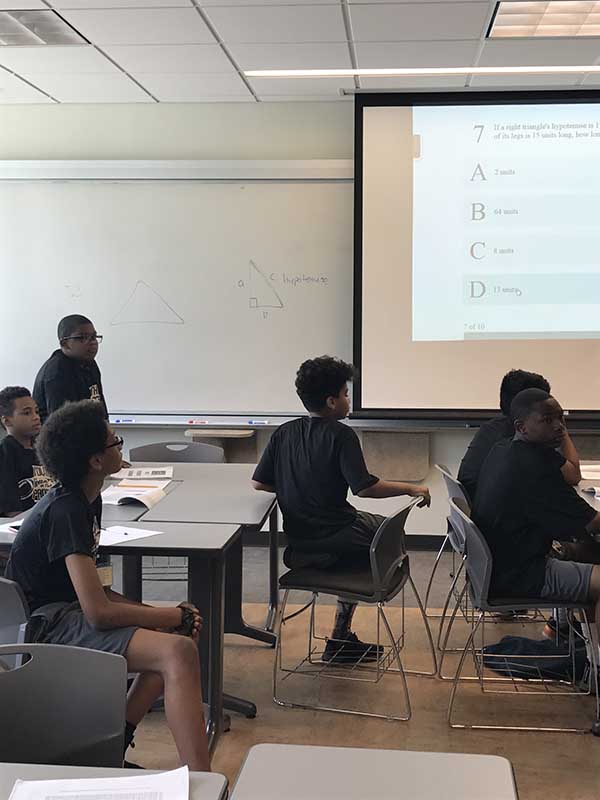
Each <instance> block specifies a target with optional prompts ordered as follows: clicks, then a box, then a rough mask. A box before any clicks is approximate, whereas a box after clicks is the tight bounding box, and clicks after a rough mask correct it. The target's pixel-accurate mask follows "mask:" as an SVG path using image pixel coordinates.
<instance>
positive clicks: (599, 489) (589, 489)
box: [581, 486, 600, 497]
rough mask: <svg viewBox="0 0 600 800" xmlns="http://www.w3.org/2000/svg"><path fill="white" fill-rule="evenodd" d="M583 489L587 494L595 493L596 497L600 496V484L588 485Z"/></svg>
mask: <svg viewBox="0 0 600 800" xmlns="http://www.w3.org/2000/svg"><path fill="white" fill-rule="evenodd" d="M581 491H582V492H585V493H586V494H593V495H594V496H595V497H600V486H586V487H584V488H583V489H582V490H581Z"/></svg>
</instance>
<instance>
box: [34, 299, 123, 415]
mask: <svg viewBox="0 0 600 800" xmlns="http://www.w3.org/2000/svg"><path fill="white" fill-rule="evenodd" d="M58 341H59V344H60V350H55V351H54V352H53V353H52V355H51V356H50V358H49V359H48V360H47V361H46V363H45V364H43V365H42V367H41V368H40V371H39V372H38V374H37V377H36V379H35V384H34V387H33V397H34V398H35V401H36V403H37V404H38V408H39V410H40V416H41V418H42V422H45V420H46V418H47V417H48V416H49V415H50V414H51V413H52V412H53V411H56V409H57V408H60V407H61V406H63V405H64V404H65V403H66V402H68V401H77V400H96V401H97V402H98V403H100V404H101V406H102V410H103V413H104V416H105V417H106V419H108V409H107V407H106V401H105V399H104V392H103V391H102V378H101V375H100V370H99V368H98V365H97V364H96V356H97V355H98V345H99V343H100V342H101V341H102V336H99V335H98V334H97V333H96V329H95V327H94V325H93V323H92V322H90V320H89V319H88V318H87V317H83V316H81V314H71V315H70V316H68V317H64V319H61V321H60V322H59V323H58Z"/></svg>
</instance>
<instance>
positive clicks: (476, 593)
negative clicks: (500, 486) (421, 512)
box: [450, 497, 492, 609]
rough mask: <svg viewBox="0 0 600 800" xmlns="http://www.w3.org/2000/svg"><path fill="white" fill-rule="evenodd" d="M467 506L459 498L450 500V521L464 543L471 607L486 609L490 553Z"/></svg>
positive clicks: (489, 575) (488, 590) (490, 567)
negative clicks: (458, 531)
mask: <svg viewBox="0 0 600 800" xmlns="http://www.w3.org/2000/svg"><path fill="white" fill-rule="evenodd" d="M468 512H469V508H468V505H467V504H465V502H464V500H463V499H462V498H460V497H452V498H450V520H451V523H452V525H453V526H455V527H456V529H458V530H460V532H461V535H462V536H463V537H464V540H465V543H466V554H467V564H466V569H467V575H468V577H469V584H470V586H471V596H472V600H473V605H474V606H475V607H476V608H483V609H486V608H487V607H488V605H489V592H490V580H491V578H492V553H491V551H490V548H489V546H488V543H487V542H486V540H485V538H484V536H483V534H482V533H481V531H480V530H479V528H478V527H477V525H475V523H474V522H473V520H472V519H471V517H470V516H469V513H468Z"/></svg>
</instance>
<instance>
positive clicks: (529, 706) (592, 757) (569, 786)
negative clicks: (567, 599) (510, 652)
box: [130, 549, 600, 800]
mask: <svg viewBox="0 0 600 800" xmlns="http://www.w3.org/2000/svg"><path fill="white" fill-rule="evenodd" d="M257 550H259V552H256V553H255V552H252V550H249V551H246V564H245V580H246V588H247V592H248V593H250V594H254V593H255V591H260V592H263V590H262V589H261V588H260V586H261V585H262V580H264V575H265V574H266V572H265V571H264V566H265V565H266V555H265V554H264V553H261V552H260V549H257ZM433 558H434V554H431V553H417V554H414V555H411V565H412V571H413V574H414V575H415V577H416V578H417V579H418V580H417V583H418V585H419V588H420V590H421V589H422V588H423V586H424V584H425V583H426V580H427V577H428V570H429V569H430V567H431V564H432V563H433ZM263 561H264V564H263ZM446 566H447V565H446ZM250 573H253V574H250ZM254 573H256V574H254ZM259 578H260V579H261V580H259ZM447 579H448V569H447V568H446V569H444V570H443V571H442V569H441V568H440V573H439V581H438V583H439V589H438V591H437V592H436V595H435V596H434V603H435V604H436V605H439V598H440V597H442V595H443V587H444V586H445V585H447ZM166 586H167V585H166V584H160V587H158V588H159V589H160V591H161V594H163V595H164V594H165V593H166V592H165V589H166ZM184 586H185V584H173V585H172V586H171V588H170V589H169V590H168V593H169V594H174V595H175V596H174V597H173V598H172V599H179V598H181V597H182V596H183V593H184ZM252 587H254V588H252ZM147 588H148V589H150V588H153V585H150V586H148V587H147ZM263 593H264V592H263ZM150 594H151V593H150V592H149V591H148V592H146V597H147V599H151V598H150ZM155 599H163V600H164V599H166V598H165V597H164V596H163V597H161V598H155ZM407 600H408V597H407ZM407 605H409V604H408V603H407ZM244 610H245V615H246V618H247V620H248V621H249V622H251V623H254V624H260V623H261V622H262V621H263V620H264V614H265V606H264V603H262V602H251V601H248V602H246V604H245V609H244ZM333 613H334V609H333V608H332V607H331V605H326V604H323V605H322V606H321V607H320V608H319V609H318V613H317V623H318V625H319V626H320V627H321V628H322V630H323V631H324V632H328V628H329V627H330V625H331V621H332V619H333ZM400 613H401V611H400V609H399V608H397V607H396V608H394V609H391V610H390V616H391V618H392V620H393V622H395V623H396V624H399V620H400ZM406 619H407V639H406V647H405V651H404V656H403V661H404V665H405V667H407V668H410V667H413V666H417V667H418V668H425V667H426V666H427V659H426V649H425V639H424V636H423V632H422V628H421V624H420V620H419V618H418V612H417V611H416V609H414V608H408V610H407V612H406ZM432 623H433V624H434V625H435V624H436V621H435V620H433V621H432ZM355 628H356V630H357V632H358V634H359V636H360V637H361V638H363V639H365V640H366V639H372V637H373V636H374V612H373V609H371V608H366V607H365V608H360V609H359V611H358V613H357V617H356V620H355ZM305 630H306V629H305V625H304V621H303V619H302V618H298V619H297V620H295V621H294V622H292V623H290V624H289V625H287V626H286V631H285V637H286V638H285V640H284V641H285V642H286V652H287V653H289V655H290V656H291V657H293V656H294V655H298V654H300V653H302V652H303V650H304V648H305V638H304V632H305ZM464 630H465V629H464V628H463V631H464ZM458 633H459V631H457V634H458ZM506 633H517V634H520V635H525V636H532V637H534V638H535V637H536V636H537V635H539V628H536V633H534V632H532V626H530V627H529V630H525V628H524V627H523V626H515V625H510V626H509V625H505V624H503V625H498V626H494V625H490V626H489V641H492V640H497V639H499V638H500V637H501V636H502V635H504V634H506ZM452 663H455V662H449V664H448V667H449V668H450V669H449V671H451V666H452ZM225 665H226V672H225V689H226V691H227V692H229V693H230V694H234V695H238V696H241V697H245V698H247V699H251V700H252V701H254V702H255V703H256V704H257V706H258V716H257V717H256V719H254V720H247V719H244V718H242V717H239V716H237V715H233V716H232V725H231V731H230V732H229V733H226V734H224V736H223V737H222V739H221V741H220V743H219V745H218V748H217V751H216V754H215V757H214V761H213V769H214V770H215V771H218V772H222V773H224V774H225V775H226V776H227V777H228V779H229V781H230V783H232V782H233V781H234V780H235V777H236V775H237V773H238V771H239V768H240V766H241V763H242V761H243V759H244V757H245V755H246V753H247V752H248V749H249V748H250V747H251V746H252V745H253V744H256V743H259V742H284V743H294V744H319V745H336V746H348V747H374V748H390V749H403V750H429V751H436V750H437V751H451V752H467V753H489V754H497V755H502V756H505V757H507V758H508V759H510V761H511V762H512V764H513V767H514V770H515V776H516V781H517V787H518V791H519V798H520V800H549V798H557V800H558V799H560V800H563V798H569V800H592V798H594V800H596V798H597V797H598V796H599V794H600V769H598V757H599V754H600V739H596V738H594V737H593V736H591V735H589V734H588V735H578V734H565V733H562V734H559V733H526V732H523V733H521V732H518V733H517V732H496V731H479V730H478V731H468V730H452V729H450V728H449V727H448V725H447V723H446V716H445V715H446V708H447V703H448V697H449V693H450V686H451V684H450V683H444V682H442V681H440V680H438V679H432V678H424V677H409V678H408V682H409V689H410V695H411V701H412V706H413V715H412V719H411V720H410V721H409V722H389V721H386V720H373V719H364V718H360V717H347V716H343V715H338V714H332V713H328V712H313V711H304V710H297V709H286V708H280V707H278V706H276V705H275V704H274V703H273V701H272V699H271V681H272V665H273V650H272V649H271V648H269V647H267V646H264V645H260V644H258V643H253V642H251V641H250V640H247V639H243V638H241V637H237V636H228V637H226V651H225ZM321 684H324V686H322V688H321V689H319V688H318V682H316V681H314V680H312V679H310V678H303V677H297V676H296V677H293V678H291V679H289V680H286V681H285V683H284V684H283V687H284V690H285V691H286V693H288V692H294V693H295V694H296V696H297V697H298V698H300V699H302V698H304V699H313V700H314V699H316V697H317V696H319V697H320V700H321V702H327V701H328V700H330V699H332V698H337V699H338V700H339V699H343V700H344V701H345V702H349V703H351V704H352V703H358V702H359V701H365V702H366V704H367V706H368V708H369V710H373V709H376V710H380V709H381V710H386V711H388V710H389V709H396V708H398V709H399V706H398V704H399V702H400V700H401V692H400V685H399V678H398V676H397V675H387V676H385V677H384V678H383V680H382V681H381V682H380V683H379V684H378V685H376V686H373V685H366V684H349V683H348V682H344V683H343V684H342V685H341V686H340V685H339V684H338V682H337V681H324V682H323V681H321ZM457 711H458V712H459V714H460V718H461V720H462V719H469V720H471V721H476V720H477V721H479V722H486V721H493V722H495V723H498V722H499V723H505V724H510V723H511V722H514V721H515V720H525V719H527V720H530V721H533V722H534V723H541V724H546V725H548V724H550V725H551V724H564V723H565V722H567V723H568V724H576V725H579V724H581V725H582V726H585V725H587V724H588V722H589V721H591V719H592V717H593V713H594V712H593V701H592V700H591V698H589V697H580V696H579V697H561V698H558V697H548V696H546V697H543V698H542V697H533V698H531V697H529V698H527V697H523V696H520V697H515V696H514V694H511V695H510V696H509V697H507V696H505V695H501V696H499V695H492V696H488V695H486V696H485V697H482V695H481V692H480V690H479V687H478V686H477V685H475V684H471V685H466V684H463V686H462V687H461V695H460V702H459V705H458V706H457ZM482 711H485V714H486V716H485V718H484V717H483V716H482ZM490 715H491V716H490ZM136 744H137V747H136V749H135V751H134V752H133V753H131V756H130V757H131V760H134V761H138V762H139V763H140V764H142V765H143V766H145V767H148V768H171V767H174V766H176V764H177V757H176V752H175V748H174V745H173V742H172V739H171V736H170V733H169V730H168V728H167V725H166V721H165V717H164V714H162V713H152V714H150V715H148V717H147V718H146V720H145V721H144V722H143V723H142V725H141V726H140V728H139V730H138V734H137V736H136ZM398 797H399V798H401V797H402V776H401V775H400V776H399V777H398Z"/></svg>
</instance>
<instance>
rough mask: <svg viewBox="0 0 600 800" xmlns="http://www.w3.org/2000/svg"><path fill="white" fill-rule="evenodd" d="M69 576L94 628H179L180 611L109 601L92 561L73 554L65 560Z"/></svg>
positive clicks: (83, 609) (173, 608)
mask: <svg viewBox="0 0 600 800" xmlns="http://www.w3.org/2000/svg"><path fill="white" fill-rule="evenodd" d="M65 563H66V565H67V570H68V572H69V577H70V578H71V582H72V584H73V587H74V589H75V593H76V594H77V599H78V600H79V604H80V605H81V609H82V611H83V613H84V616H85V618H86V620H87V621H88V622H89V623H90V625H92V626H93V627H94V628H98V629H99V630H108V629H110V628H126V627H129V626H137V627H140V628H150V629H156V628H177V627H178V626H179V625H181V622H182V619H183V611H182V609H181V608H177V607H171V608H152V607H151V606H141V605H133V604H132V603H124V602H121V601H118V602H117V601H115V600H113V599H111V597H110V596H109V595H107V593H106V592H105V591H104V588H103V587H102V584H101V583H100V579H99V578H98V573H97V571H96V565H95V564H94V561H93V560H92V559H91V558H90V557H89V556H86V555H82V554H79V553H74V554H72V555H69V556H67V557H66V558H65Z"/></svg>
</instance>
